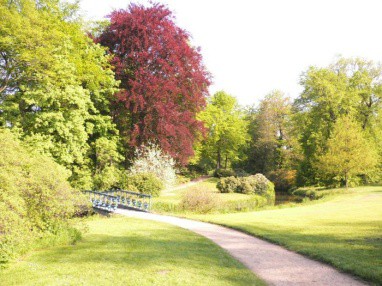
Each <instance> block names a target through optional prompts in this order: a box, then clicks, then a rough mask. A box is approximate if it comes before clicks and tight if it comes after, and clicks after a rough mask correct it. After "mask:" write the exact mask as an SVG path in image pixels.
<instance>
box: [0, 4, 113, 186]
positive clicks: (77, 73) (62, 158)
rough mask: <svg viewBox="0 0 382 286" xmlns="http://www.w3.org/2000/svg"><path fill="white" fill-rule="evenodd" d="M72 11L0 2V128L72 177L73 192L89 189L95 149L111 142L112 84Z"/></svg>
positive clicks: (102, 58)
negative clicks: (100, 141)
mask: <svg viewBox="0 0 382 286" xmlns="http://www.w3.org/2000/svg"><path fill="white" fill-rule="evenodd" d="M76 11H77V10H76V6H75V5H74V6H73V5H69V4H65V3H60V2H59V1H56V0H39V1H33V0H18V1H1V2H0V17H1V23H2V24H1V25H0V125H2V126H7V127H10V128H13V129H18V130H20V133H21V134H20V135H21V137H22V138H23V139H24V140H25V141H29V142H30V143H32V144H34V145H35V147H37V148H39V149H40V151H41V152H43V153H47V154H49V155H51V156H52V157H53V158H54V159H55V160H56V161H57V162H58V163H59V164H61V165H63V166H65V167H67V168H68V169H69V170H71V171H72V175H71V178H70V179H71V181H72V183H73V185H75V186H77V187H83V188H89V187H91V184H92V171H93V172H94V169H95V167H94V165H95V164H96V161H95V159H94V158H95V157H96V155H95V149H96V148H95V141H96V140H97V139H98V138H100V137H107V138H108V139H109V140H116V135H117V130H116V128H115V126H114V124H113V122H112V119H111V116H110V114H109V112H110V109H109V99H110V97H111V95H112V94H113V93H114V92H115V91H116V88H115V86H116V81H115V79H114V77H113V72H112V71H111V68H110V64H109V62H108V58H107V57H106V56H105V50H104V49H103V48H101V47H100V46H99V45H96V44H94V43H93V41H92V40H90V39H89V38H88V37H87V36H86V35H85V34H84V32H83V30H82V26H81V23H80V20H79V19H76V16H75V15H76ZM47 31H49V32H47ZM92 159H93V160H92Z"/></svg>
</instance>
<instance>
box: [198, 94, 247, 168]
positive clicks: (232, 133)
mask: <svg viewBox="0 0 382 286" xmlns="http://www.w3.org/2000/svg"><path fill="white" fill-rule="evenodd" d="M199 118H200V119H201V120H202V121H203V122H204V124H205V126H206V127H207V129H208V131H207V136H206V138H205V139H204V140H203V141H202V142H201V145H200V146H199V147H198V153H199V162H200V163H201V164H206V165H207V166H210V167H211V166H212V165H214V166H215V168H216V169H220V168H222V167H224V168H227V167H228V166H229V165H228V163H231V162H234V161H236V160H239V158H240V151H241V148H242V147H243V146H244V145H245V144H246V142H247V141H248V133H247V125H248V124H247V121H246V120H245V119H244V114H243V112H242V111H241V110H240V108H239V105H238V103H237V101H236V99H235V98H234V97H233V96H231V95H229V94H227V93H225V92H224V91H219V92H217V93H215V94H214V96H212V97H211V98H210V100H209V103H208V105H207V107H206V109H205V110H204V111H203V112H201V113H200V116H199Z"/></svg>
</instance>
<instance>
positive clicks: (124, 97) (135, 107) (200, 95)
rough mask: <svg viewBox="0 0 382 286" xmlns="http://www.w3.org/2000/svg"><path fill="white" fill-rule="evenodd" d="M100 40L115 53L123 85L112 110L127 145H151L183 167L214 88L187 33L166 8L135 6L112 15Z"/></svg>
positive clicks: (161, 6) (118, 72) (114, 64)
mask: <svg viewBox="0 0 382 286" xmlns="http://www.w3.org/2000/svg"><path fill="white" fill-rule="evenodd" d="M98 41H99V42H100V43H101V44H102V45H104V46H106V47H108V48H109V51H110V53H111V54H112V55H113V60H112V64H113V66H114V68H115V74H116V78H117V79H118V80H119V81H120V82H121V84H120V87H121V90H120V92H118V93H117V94H116V96H115V98H114V100H113V105H112V108H113V115H114V117H115V120H116V122H117V124H118V128H119V130H120V131H121V135H122V136H123V139H124V141H125V142H126V143H127V144H126V145H130V146H132V147H139V146H140V145H142V144H147V143H148V142H152V141H153V142H155V143H157V144H158V145H159V146H160V147H161V148H162V149H163V150H164V151H165V152H166V153H168V154H170V155H171V156H172V157H173V158H174V159H176V160H177V161H178V163H180V164H185V163H186V162H187V160H188V159H189V157H190V156H192V155H193V148H192V147H193V143H194V141H195V138H196V137H197V135H198V134H199V133H200V132H202V130H203V124H202V122H201V121H199V120H197V119H196V114H197V113H198V112H199V111H201V110H202V108H203V107H204V106H205V98H206V96H207V94H208V90H207V88H208V86H209V84H210V81H209V77H210V76H209V74H208V73H207V71H206V70H205V68H204V66H203V64H202V57H201V54H200V52H199V50H198V49H195V48H193V47H192V46H190V37H189V35H188V33H187V32H186V31H184V30H182V29H180V28H179V27H177V26H176V24H175V23H174V17H173V15H172V13H171V11H170V10H168V9H167V8H166V7H165V6H163V5H160V4H154V5H153V6H151V7H148V8H146V7H144V6H142V5H135V4H131V5H130V6H129V7H128V9H127V10H117V11H114V12H113V13H112V14H111V15H110V25H109V26H108V27H107V28H106V29H105V30H104V32H103V33H102V34H101V35H100V36H99V38H98ZM132 150H133V149H132Z"/></svg>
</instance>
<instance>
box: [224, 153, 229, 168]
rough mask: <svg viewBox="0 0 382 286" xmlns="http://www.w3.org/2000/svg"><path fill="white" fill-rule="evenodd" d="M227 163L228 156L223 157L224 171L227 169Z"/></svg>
mask: <svg viewBox="0 0 382 286" xmlns="http://www.w3.org/2000/svg"><path fill="white" fill-rule="evenodd" d="M227 161H228V156H227V155H225V165H224V169H227Z"/></svg>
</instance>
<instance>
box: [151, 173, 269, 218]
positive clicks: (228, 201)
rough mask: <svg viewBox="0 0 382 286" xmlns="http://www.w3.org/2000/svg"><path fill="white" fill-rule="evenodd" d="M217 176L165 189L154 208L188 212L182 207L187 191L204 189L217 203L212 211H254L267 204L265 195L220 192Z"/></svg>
mask: <svg viewBox="0 0 382 286" xmlns="http://www.w3.org/2000/svg"><path fill="white" fill-rule="evenodd" d="M218 181H219V179H217V178H208V179H207V180H205V181H203V182H198V183H196V184H190V185H188V186H187V187H185V188H179V187H178V188H173V189H168V190H163V191H162V192H161V194H160V196H159V197H157V198H154V199H153V205H152V210H153V211H154V212H157V213H168V214H171V213H173V214H174V213H178V214H184V213H188V211H187V210H184V209H182V207H181V205H180V204H181V201H182V198H183V197H184V196H185V194H186V193H187V192H198V191H204V192H207V193H209V194H211V195H213V199H214V200H215V202H216V204H215V205H214V207H213V208H212V210H211V212H215V213H230V212H240V211H252V210H255V209H258V208H259V207H262V206H264V205H266V204H267V201H266V199H265V198H264V197H261V196H259V195H246V194H239V193H220V192H219V191H218V189H217V188H216V183H217V182H218Z"/></svg>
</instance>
